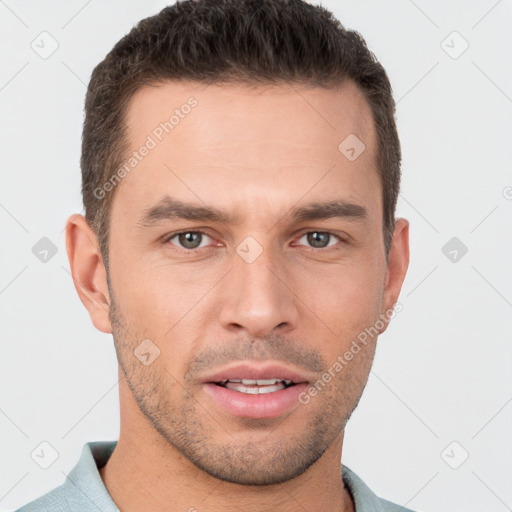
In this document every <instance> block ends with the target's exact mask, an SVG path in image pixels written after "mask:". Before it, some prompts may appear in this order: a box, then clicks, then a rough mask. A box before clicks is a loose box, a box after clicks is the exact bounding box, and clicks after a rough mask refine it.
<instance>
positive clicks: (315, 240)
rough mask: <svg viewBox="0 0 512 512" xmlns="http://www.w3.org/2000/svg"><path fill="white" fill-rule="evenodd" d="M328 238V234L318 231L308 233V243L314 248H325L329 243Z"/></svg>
mask: <svg viewBox="0 0 512 512" xmlns="http://www.w3.org/2000/svg"><path fill="white" fill-rule="evenodd" d="M329 236H330V235H329V233H322V232H320V231H315V232H313V233H308V243H309V244H311V245H312V246H313V247H316V248H321V247H326V246H327V244H328V243H329Z"/></svg>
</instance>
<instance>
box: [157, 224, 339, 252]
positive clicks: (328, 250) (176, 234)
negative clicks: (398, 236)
mask: <svg viewBox="0 0 512 512" xmlns="http://www.w3.org/2000/svg"><path fill="white" fill-rule="evenodd" d="M185 233H201V234H202V235H206V236H208V237H210V238H212V237H211V236H210V235H209V234H208V233H207V232H206V231H204V230H202V229H194V230H186V231H178V232H176V233H172V234H171V235H169V236H167V237H165V239H164V243H166V244H167V243H169V242H170V241H171V240H172V239H173V238H175V237H177V236H179V235H183V234H185ZM310 233H323V234H327V235H330V236H331V237H335V238H337V239H338V241H339V242H345V240H344V239H343V238H341V237H340V236H339V235H336V234H335V233H331V232H330V231H320V230H313V231H311V230H310V231H304V232H302V233H300V235H299V239H300V238H302V237H303V236H304V235H308V234H310ZM329 242H330V240H329ZM171 245H174V244H171ZM175 248H176V249H178V250H180V251H184V253H185V254H195V253H196V252H197V251H200V250H201V249H205V247H198V248H196V249H186V248H184V247H179V246H177V245H175ZM308 249H310V250H311V251H314V252H317V251H321V252H330V251H332V250H337V249H336V248H335V246H327V247H320V248H316V247H309V248H308Z"/></svg>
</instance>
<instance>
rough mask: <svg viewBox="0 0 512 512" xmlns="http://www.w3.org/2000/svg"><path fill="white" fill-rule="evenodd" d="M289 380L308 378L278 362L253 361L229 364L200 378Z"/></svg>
mask: <svg viewBox="0 0 512 512" xmlns="http://www.w3.org/2000/svg"><path fill="white" fill-rule="evenodd" d="M274 378H275V379H282V380H291V381H292V382H293V383H294V384H299V383H301V382H308V379H307V378H306V377H305V376H304V375H302V374H300V373H299V372H298V371H296V370H293V369H291V368H287V367H286V366H283V365H280V364H275V363H272V364H268V363H267V364H264V365H261V364H260V365H255V364H254V363H239V364H237V365H236V366H230V367H229V368H225V369H224V370H219V371H217V372H215V373H212V374H210V375H208V376H206V377H205V378H204V379H202V382H203V383H207V382H215V383H216V382H221V381H223V380H230V379H250V380H266V379H274Z"/></svg>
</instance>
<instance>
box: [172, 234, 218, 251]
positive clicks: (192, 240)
mask: <svg viewBox="0 0 512 512" xmlns="http://www.w3.org/2000/svg"><path fill="white" fill-rule="evenodd" d="M205 237H206V238H207V239H210V240H211V238H210V237H209V236H208V235H207V234H206V233H205V232H204V231H182V232H181V233H175V234H174V235H171V236H170V237H169V238H167V240H166V242H171V243H172V244H173V245H177V246H178V247H179V248H180V249H188V250H194V249H200V248H201V247H205V245H201V244H202V242H203V241H204V238H205ZM174 239H176V242H177V243H174V242H172V240H174ZM206 245H208V244H206Z"/></svg>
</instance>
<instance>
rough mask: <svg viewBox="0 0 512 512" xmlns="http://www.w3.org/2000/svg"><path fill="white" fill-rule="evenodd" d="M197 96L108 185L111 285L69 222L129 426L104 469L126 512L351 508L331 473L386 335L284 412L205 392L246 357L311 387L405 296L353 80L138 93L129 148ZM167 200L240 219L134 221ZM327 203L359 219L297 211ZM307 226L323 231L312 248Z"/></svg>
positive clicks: (398, 244) (77, 223)
mask: <svg viewBox="0 0 512 512" xmlns="http://www.w3.org/2000/svg"><path fill="white" fill-rule="evenodd" d="M190 96H194V98H196V99H197V102H198V103H197V106H195V107H194V108H193V109H192V110H191V112H190V113H189V114H188V115H186V116H184V118H183V119H180V122H179V124H178V125H177V126H175V127H174V128H173V130H172V131H170V133H168V134H165V135H164V136H163V138H162V141H161V142H159V143H158V145H157V146H156V147H155V148H153V149H152V150H151V151H150V152H149V154H148V155H147V156H146V157H145V158H144V159H143V160H142V161H141V162H140V163H138V165H137V167H136V168H135V169H134V170H133V171H132V172H130V173H129V174H128V175H127V176H126V177H125V178H124V179H123V180H122V181H121V182H120V183H119V184H118V185H117V188H116V190H115V198H114V202H113V207H112V215H111V224H110V246H109V247H110V250H109V258H110V262H109V270H110V284H111V287H110V289H109V287H108V285H107V279H106V272H105V267H104V265H103V262H102V259H101V255H100V253H99V248H98V244H97V240H96V238H95V236H94V234H93V232H92V231H91V229H90V228H89V226H88V225H87V223H86V221H85V219H84V218H83V217H81V216H76V215H75V216H72V217H70V218H69V220H68V224H67V233H66V235H67V249H68V255H69V259H70V264H71V269H72V274H73V278H74V282H75V286H76V289H77V291H78V293H79V295H80V298H81V300H82V302H83V303H84V305H85V307H86V308H87V309H88V311H89V313H90V316H91V320H92V322H93V323H94V325H95V326H96V328H97V329H99V330H100V331H102V332H105V333H112V334H113V337H114V342H115V347H116V351H117V356H118V360H119V378H120V382H119V391H120V404H121V432H120V436H119V442H118V446H117V448H116V449H115V451H114V453H113V455H112V457H111V459H110V460H109V462H108V463H107V465H106V466H105V467H104V468H102V470H101V476H102V478H103V480H104V482H105V485H106V486H107V489H108V491H109V492H110V494H111V496H112V498H113V500H114V501H115V503H116V504H117V505H118V507H119V508H120V509H121V510H123V511H129V512H132V511H133V512H135V511H142V510H154V511H164V510H165V511H174V510H176V511H178V510H180V511H181V510H189V509H191V507H194V508H195V509H197V510H198V511H201V512H202V511H205V512H206V511H212V512H213V511H217V512H218V511H228V510H229V511H231V510H233V511H234V510H247V511H249V510H250V511H271V510H272V511H273V510H281V511H288V510H290V511H291V510H297V509H298V508H301V507H303V508H304V509H306V510H325V511H330V510H337V511H339V510H347V511H349V510H353V503H352V500H351V498H350V495H349V493H348V492H347V491H346V490H345V489H344V487H343V484H342V480H341V466H340V460H341V452H342V446H343V435H344V427H345V424H346V422H347V420H348V419H349V417H350V415H351V413H352V411H353V410H354V408H355V407H356V405H357V403H358V401H359V399H360V397H361V394H362V392H363V389H364V386H365V385H366V382H367V379H368V375H369V371H370V368H371V364H372V361H373V356H374V352H375V347H376V341H377V336H375V337H373V338H372V339H371V340H369V342H368V343H367V345H366V346H364V347H363V349H362V350H361V351H360V352H359V353H358V354H357V355H355V356H354V358H353V359H352V360H351V361H350V362H349V363H348V364H347V365H346V366H345V367H344V368H343V370H342V371H340V372H339V373H336V376H335V377H334V378H332V380H330V382H329V383H328V384H327V385H326V386H325V387H324V388H323V389H322V390H321V391H320V392H318V394H317V395H316V396H314V397H311V400H310V401H309V403H308V404H306V405H304V404H302V403H299V402H297V404H295V405H294V406H293V407H292V408H291V409H290V410H289V411H287V413H286V414H283V415H281V416H278V417H275V418H267V419H261V418H260V419H258V418H256V419H254V418H252V419H250V418H245V417H235V416H233V415H231V414H229V413H227V412H226V411H224V410H223V409H221V408H220V407H219V406H217V405H216V403H215V402H214V401H213V400H212V399H211V397H210V396H209V395H208V394H207V393H206V392H205V390H204V385H203V384H202V383H201V379H202V378H204V377H205V376H206V375H208V374H211V373H212V372H214V371H216V370H220V369H224V368H227V367H229V366H230V365H231V366H232V365H233V364H234V362H237V361H238V362H239V361H245V362H249V363H253V364H260V363H263V362H269V361H273V362H277V363H280V364H282V365H284V366H286V367H288V368H290V369H293V370H296V371H299V372H300V373H301V374H302V375H303V376H305V377H306V378H307V380H308V381H309V382H316V381H317V380H318V379H321V377H322V374H323V373H324V372H325V371H327V370H328V369H329V368H330V367H332V365H333V364H334V362H335V361H336V360H337V358H338V356H340V355H342V354H344V353H345V352H346V350H347V349H348V348H349V347H350V344H351V342H352V341H353V340H354V339H356V338H357V336H358V335H359V334H360V333H361V332H362V331H364V330H365V328H368V327H370V326H373V325H374V324H375V323H376V321H377V320H378V319H379V315H380V314H385V313H386V312H387V311H389V310H390V309H391V308H392V307H393V305H394V304H395V303H396V301H397V299H398V295H399V292H400V288H401V286H402V282H403V279H404V277H405V273H406V270H407V265H408V260H409V249H408V223H407V221H406V220H404V219H397V222H396V226H395V231H394V235H393V242H392V248H391V251H390V255H389V263H388V264H387V263H386V257H385V251H384V241H383V233H382V191H381V184H380V179H379V176H378V173H377V170H376V167H375V165H376V164H375V162H376V147H377V146H376V144H377V143H376V135H375V128H374V125H373V120H372V116H371V111H370V108H369V106H368V104H367V103H366V101H365V99H364V97H363V95H362V94H361V92H360V91H359V90H358V89H357V87H356V86H355V85H354V84H353V83H351V82H347V83H345V84H344V85H343V86H341V87H339V88H337V89H322V88H311V87H305V86H300V87H299V86H296V85H291V84H282V85H279V86H272V87H270V86H266V87H262V86H260V87H257V88H254V87H253V88H248V87H246V86H235V85H210V86H208V87H205V85H204V84H197V83H171V82H166V83H163V84H159V85H158V86H154V87H144V88H143V89H141V90H139V91H138V92H137V93H136V95H135V96H134V97H133V98H132V100H131V102H130V104H129V108H128V111H127V117H126V121H127V127H128V134H129V146H130V151H129V153H130V152H131V151H135V150H137V149H138V148H140V146H142V145H143V144H144V143H145V141H146V140H147V136H148V135H150V134H151V133H152V131H153V130H154V129H155V127H157V126H158V125H159V123H161V122H162V121H165V120H167V119H168V118H169V116H170V115H171V114H172V112H173V111H174V109H176V108H180V106H181V105H183V104H184V103H186V101H187V99H188V98H189V97H190ZM349 134H355V135H356V136H357V137H358V138H359V139H360V140H361V141H363V142H364V144H365V146H366V149H365V151H364V152H363V153H362V154H361V155H360V156H359V157H358V158H357V159H356V160H355V161H350V160H349V159H347V158H346V157H345V156H344V155H343V154H342V153H341V152H340V150H339V149H338V145H339V144H340V143H341V142H342V141H343V140H344V139H345V138H346V137H347V136H348V135H349ZM166 195H168V196H169V197H172V198H173V199H177V200H180V201H182V202H186V203H189V204H192V205H194V206H199V207H214V208H217V209H219V210H222V211H223V212H225V213H226V214H229V215H231V216H233V217H236V219H232V220H233V222H232V221H231V220H229V221H212V220H206V221H204V220H199V221H195V220H183V219H167V220H160V221H159V222H157V223H154V224H153V225H151V226H144V225H143V223H141V218H142V217H143V215H144V213H145V212H146V211H147V210H148V209H149V208H151V207H152V206H154V205H155V204H156V203H158V202H159V201H160V200H161V199H162V198H163V197H164V196H166ZM332 200H342V201H345V202H350V203H352V204H356V205H359V206H362V207H363V208H365V210H366V215H365V217H364V218H359V217H357V218H356V217H344V218H339V217H335V218H328V219H315V220H306V221H298V220H297V219H294V218H293V212H294V209H296V208H299V207H302V206H305V205H308V204H310V203H324V202H327V201H332ZM235 221H236V222H235ZM197 229H201V230H204V231H205V232H206V233H207V235H205V236H203V237H202V238H201V235H199V236H197V238H198V239H199V242H200V246H199V247H198V248H196V249H193V250H191V249H187V247H190V246H187V245H183V242H184V240H183V238H179V237H173V238H171V237H172V235H173V234H174V233H176V232H184V231H185V232H187V231H192V232H194V231H195V230H197ZM311 232H320V233H331V234H332V235H333V236H331V237H328V236H326V235H323V238H322V240H324V243H323V245H318V246H316V245H314V242H315V241H314V240H313V241H311V238H310V237H308V236H307V234H308V233H311ZM248 236H250V237H252V238H253V239H254V240H255V241H256V242H257V244H258V245H259V247H260V248H261V250H262V252H261V254H260V255H259V256H258V257H257V258H256V259H255V260H254V261H253V262H251V263H248V262H247V261H246V260H244V259H243V258H242V257H241V256H240V254H239V253H237V247H238V246H239V245H240V244H241V243H242V241H244V240H245V239H246V237H248ZM337 237H339V238H337ZM180 241H181V244H180ZM185 243H186V240H185ZM251 250H254V249H251ZM385 328H386V325H385V326H384V327H383V328H382V329H381V331H384V330H385ZM145 339H149V340H151V342H152V343H153V344H154V345H155V346H156V347H158V349H159V351H160V352H159V355H158V357H156V359H154V361H153V362H152V363H151V364H149V365H144V364H142V363H141V361H140V360H139V359H138V358H137V357H135V355H134V351H136V349H137V347H138V346H139V345H140V343H141V342H142V341H143V340H145ZM141 475H143V477H141Z"/></svg>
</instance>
